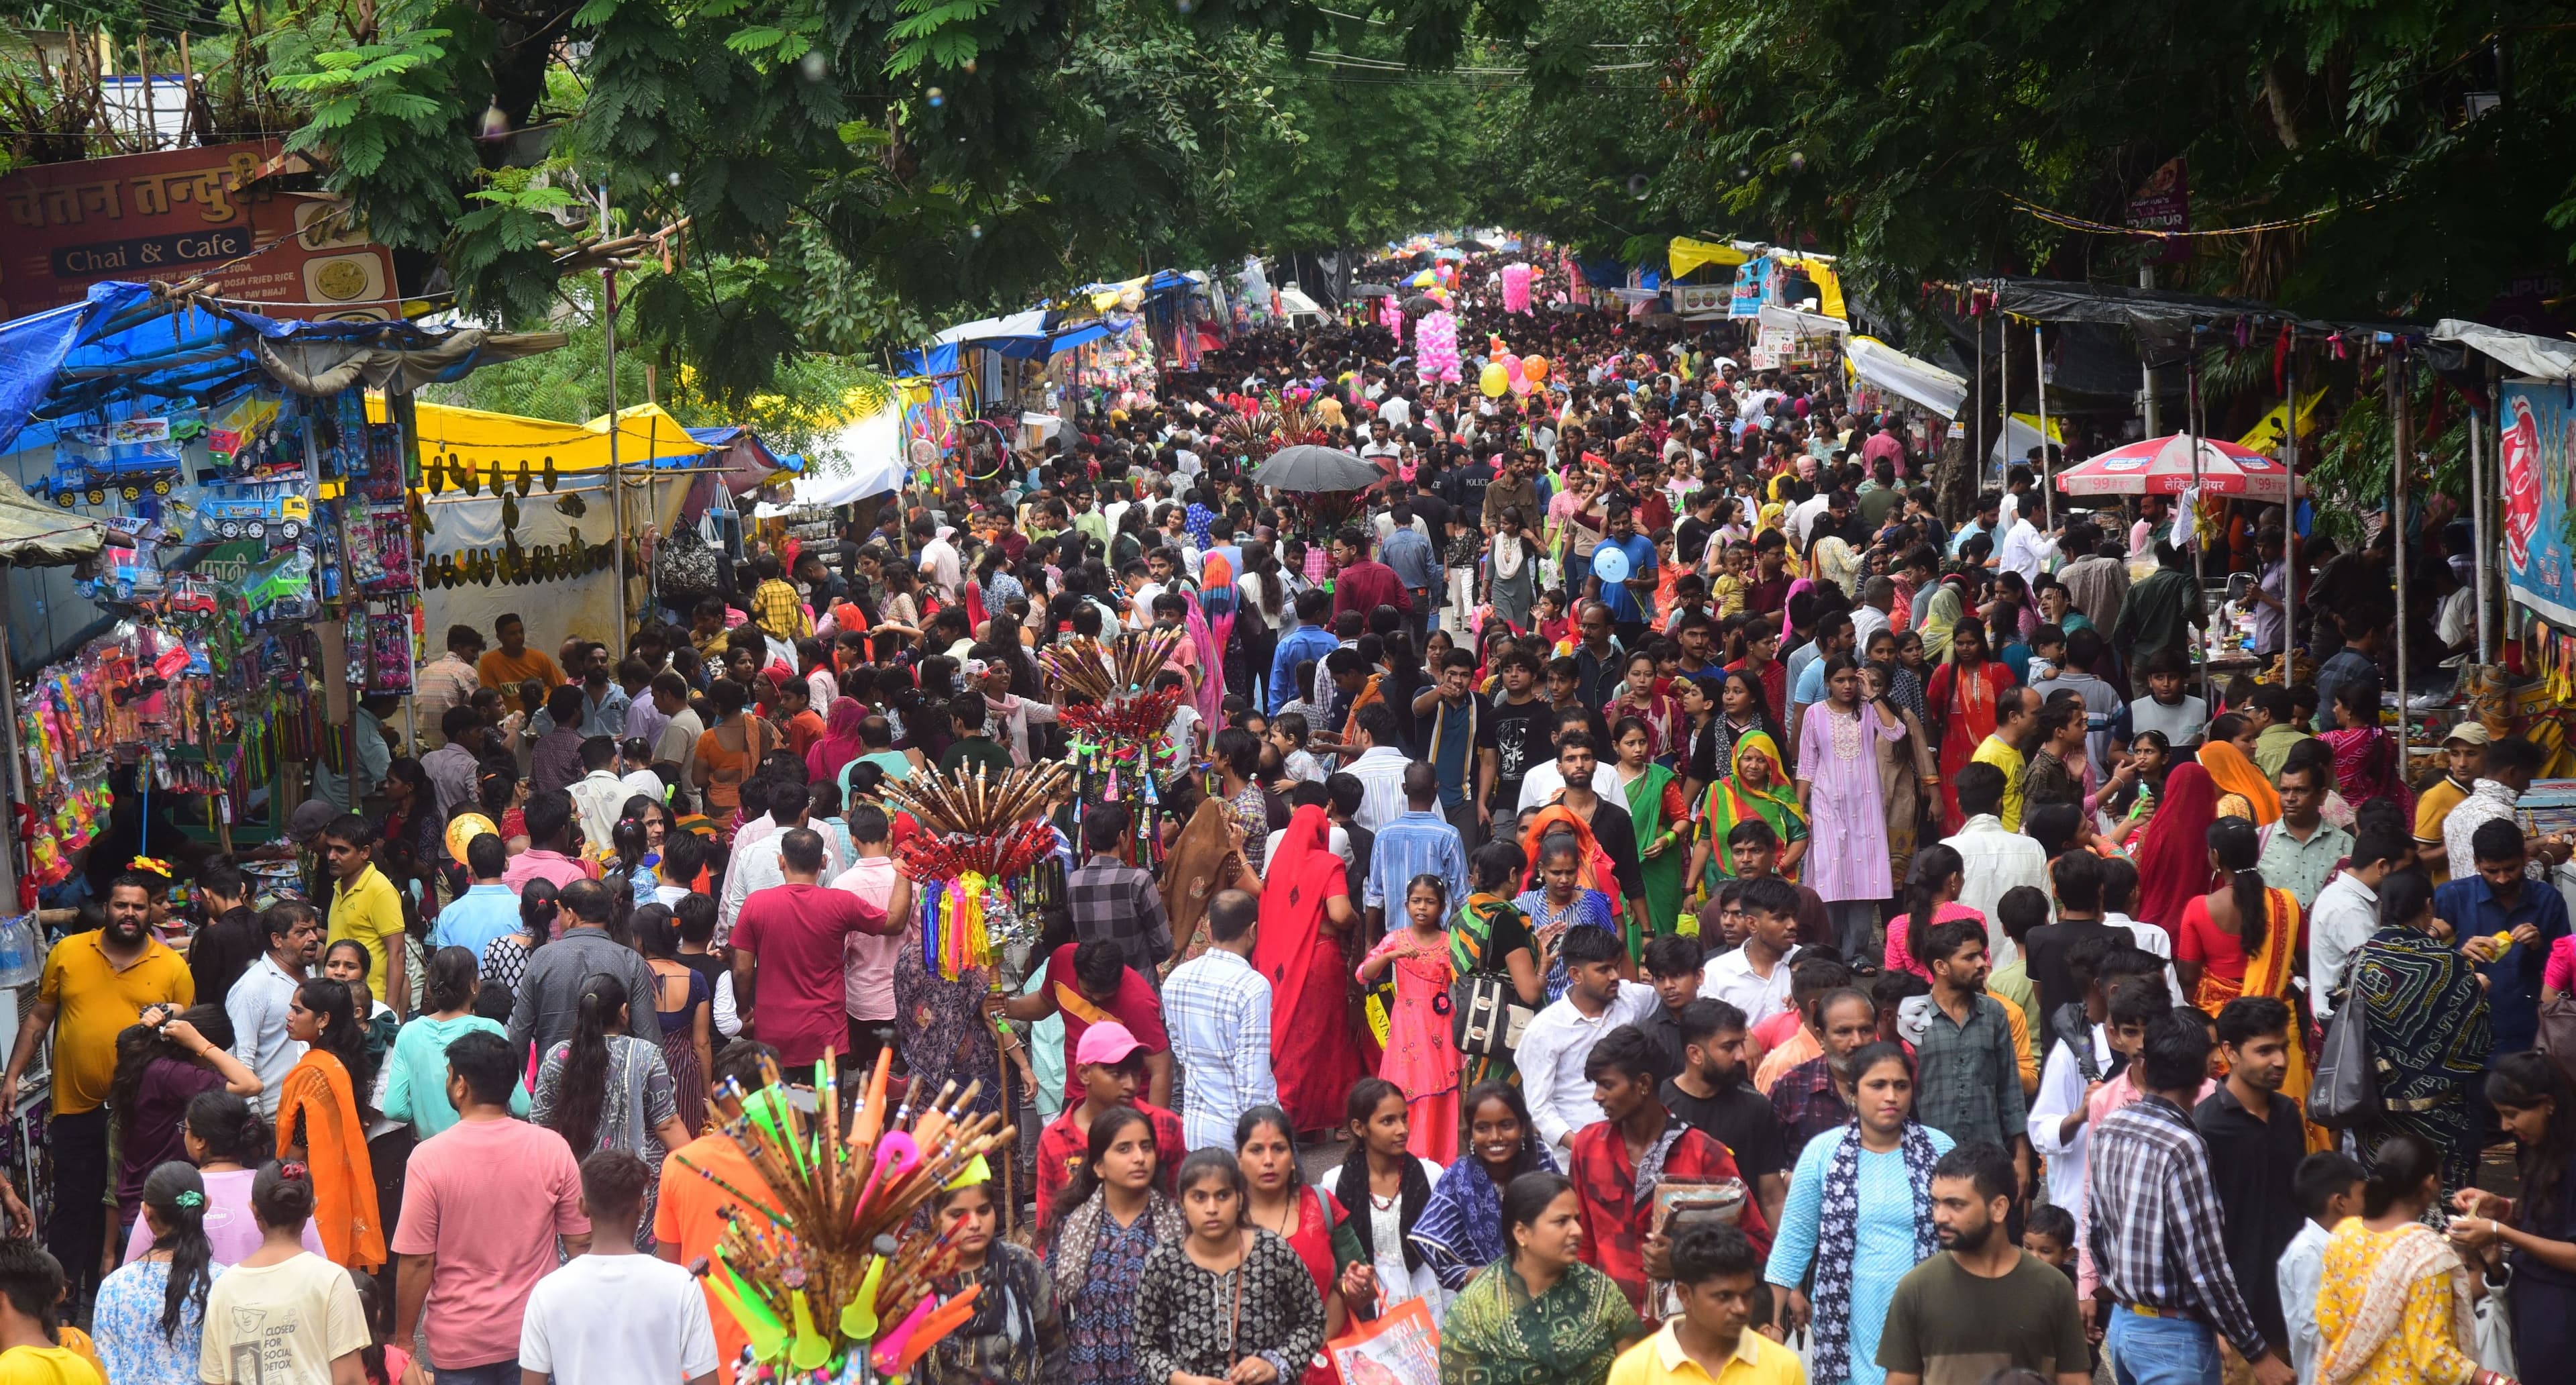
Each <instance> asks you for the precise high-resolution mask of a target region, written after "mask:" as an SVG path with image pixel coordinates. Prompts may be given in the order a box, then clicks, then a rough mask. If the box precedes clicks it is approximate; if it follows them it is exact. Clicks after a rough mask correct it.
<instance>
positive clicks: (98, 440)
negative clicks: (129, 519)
mask: <svg viewBox="0 0 2576 1385" xmlns="http://www.w3.org/2000/svg"><path fill="white" fill-rule="evenodd" d="M204 432H205V423H204V421H203V420H202V419H200V418H198V417H197V416H196V415H195V414H194V413H186V414H181V415H177V416H174V417H161V418H134V419H127V420H125V421H123V422H121V423H103V424H86V425H80V426H76V427H70V428H66V429H64V430H63V432H62V436H61V437H60V438H58V439H57V440H56V442H55V444H54V468H53V473H52V475H51V476H49V477H48V478H47V480H46V489H47V490H48V491H49V492H50V493H51V494H52V496H53V498H54V504H56V505H57V506H60V507H62V508H63V509H70V508H71V504H72V498H73V497H74V496H75V495H79V496H82V497H84V498H86V499H87V500H88V501H89V503H91V504H93V505H99V504H104V503H106V500H107V496H108V492H110V491H114V492H116V493H117V494H119V495H121V496H123V497H124V498H125V499H127V500H140V499H142V498H143V495H144V492H146V491H150V492H151V493H152V494H154V495H168V494H169V493H170V487H171V486H172V485H173V484H175V483H176V482H177V480H178V478H179V462H180V458H181V456H182V455H183V454H182V452H181V449H182V448H183V447H185V446H186V444H187V442H188V440H189V439H190V438H193V437H196V436H198V435H201V434H203V433H204Z"/></svg>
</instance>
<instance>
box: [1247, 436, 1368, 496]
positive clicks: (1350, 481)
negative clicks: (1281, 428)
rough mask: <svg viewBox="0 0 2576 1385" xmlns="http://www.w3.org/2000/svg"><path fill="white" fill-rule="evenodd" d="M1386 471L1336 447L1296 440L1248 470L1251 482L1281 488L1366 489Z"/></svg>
mask: <svg viewBox="0 0 2576 1385" xmlns="http://www.w3.org/2000/svg"><path fill="white" fill-rule="evenodd" d="M1385 479H1386V473H1385V472H1382V471H1380V470H1378V469H1377V468H1376V467H1375V466H1372V465H1370V464H1369V463H1367V462H1365V461H1362V460H1360V459H1359V458H1358V457H1356V456H1354V455H1352V454H1351V453H1348V452H1344V451H1341V450H1339V449H1338V448H1331V447H1316V446H1313V445H1312V444H1308V443H1299V444H1297V445H1296V446H1294V447H1283V448H1280V449H1279V450H1278V451H1276V452H1273V453H1271V454H1270V458H1269V460H1268V461H1265V462H1263V463H1262V464H1261V465H1260V466H1259V467H1258V468H1257V469H1255V470H1254V471H1253V473H1252V480H1253V483H1254V484H1256V485H1263V486H1268V487H1270V488H1272V489H1274V490H1283V491H1357V490H1366V489H1368V488H1369V487H1371V486H1374V485H1376V484H1377V483H1378V482H1380V481H1383V480H1385Z"/></svg>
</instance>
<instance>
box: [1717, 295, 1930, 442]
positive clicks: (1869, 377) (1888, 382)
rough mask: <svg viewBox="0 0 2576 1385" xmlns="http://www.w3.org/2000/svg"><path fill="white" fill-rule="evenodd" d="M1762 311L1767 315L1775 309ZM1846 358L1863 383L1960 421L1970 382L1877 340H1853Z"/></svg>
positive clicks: (1868, 338) (1863, 338) (1766, 318)
mask: <svg viewBox="0 0 2576 1385" xmlns="http://www.w3.org/2000/svg"><path fill="white" fill-rule="evenodd" d="M1762 311H1763V312H1764V313H1766V314H1767V313H1769V312H1770V311H1771V309H1769V308H1764V309H1763V310H1762ZM1826 320H1827V321H1831V320H1832V319H1826ZM1763 321H1764V323H1765V324H1766V325H1767V324H1768V323H1769V321H1770V319H1769V318H1768V317H1767V316H1766V317H1765V318H1764V319H1763ZM1846 359H1848V360H1849V361H1850V362H1851V365H1852V372H1853V373H1854V374H1856V375H1858V376H1859V377H1860V378H1861V381H1862V383H1864V384H1869V385H1874V386H1876V387H1878V388H1879V389H1883V390H1885V391H1887V392H1888V393H1890V394H1893V395H1897V396H1900V397H1902V398H1905V399H1911V400H1913V401H1914V402H1915V403H1917V404H1920V405H1922V406H1923V407H1925V408H1927V409H1930V410H1932V411H1933V412H1934V413H1937V414H1939V415H1941V416H1942V417H1943V418H1957V417H1958V416H1959V406H1960V405H1962V404H1965V403H1966V402H1967V400H1968V382H1967V381H1965V380H1962V379H1960V378H1959V377H1958V376H1956V375H1953V374H1951V373H1950V372H1948V371H1946V370H1943V369H1942V368H1941V367H1939V366H1936V365H1934V364H1932V363H1931V362H1930V361H1922V360H1916V359H1915V358H1914V357H1912V356H1908V355H1906V354H1905V353H1904V352H1902V351H1899V350H1897V349H1896V348H1895V347H1893V346H1889V345H1888V344H1887V343H1885V342H1882V341H1878V340H1876V339H1874V338H1871V337H1854V338H1852V339H1851V346H1850V348H1849V350H1848V352H1847V355H1846Z"/></svg>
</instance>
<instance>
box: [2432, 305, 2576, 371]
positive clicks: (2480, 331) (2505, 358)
mask: <svg viewBox="0 0 2576 1385" xmlns="http://www.w3.org/2000/svg"><path fill="white" fill-rule="evenodd" d="M2432 336H2433V340H2435V341H2446V342H2457V343H2459V344H2460V345H2462V346H2465V347H2468V348H2469V349H2470V350H2472V351H2477V352H2480V353H2482V354H2484V355H2488V356H2492V357H2494V358H2495V359H2497V360H2499V361H2502V362H2503V363H2504V364H2505V365H2506V366H2507V367H2508V368H2510V369H2512V370H2516V371H2519V372H2521V373H2522V374H2524V375H2529V376H2532V377H2534V378H2535V379H2541V380H2566V379H2576V341H2561V340H2559V339H2557V338H2555V337H2535V336H2531V335H2528V334H2526V333H2522V332H2508V331H2506V330H2505V329H2503V328H2501V327H2489V326H2486V325H2484V324H2482V323H2476V322H2463V321H2461V320H2460V319H2458V318H2456V317H2446V318H2443V319H2442V320H2441V321H2439V322H2436V323H2434V324H2433V333H2432Z"/></svg>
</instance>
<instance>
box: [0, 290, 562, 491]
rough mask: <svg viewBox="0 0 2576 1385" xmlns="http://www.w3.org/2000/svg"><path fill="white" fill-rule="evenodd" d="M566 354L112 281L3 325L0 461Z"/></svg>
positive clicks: (538, 341)
mask: <svg viewBox="0 0 2576 1385" xmlns="http://www.w3.org/2000/svg"><path fill="white" fill-rule="evenodd" d="M563 342H564V338H563V336H562V335H561V334H560V333H550V332H549V333H525V334H509V333H494V332H486V331H484V330H482V329H481V328H475V327H456V328H437V327H425V326H422V325H420V324H418V323H412V322H372V321H371V322H310V321H296V320H284V319H278V318H271V317H262V316H261V315H259V314H258V313H254V312H249V311H246V310H243V309H240V308H235V307H230V306H227V305H224V304H222V303H219V302H216V301H213V300H210V299H205V298H198V297H190V298H185V299H183V298H180V297H177V296H175V295H173V294H172V293H171V292H170V290H169V288H168V286H167V285H161V284H134V283H125V282H122V281H116V280H110V281H108V282H106V283H101V284H93V285H91V286H90V290H89V296H88V297H87V298H86V299H84V300H83V301H81V302H78V303H69V304H65V305H64V306H62V307H60V308H56V309H53V310H52V311H50V312H42V313H37V314H35V315H33V316H30V317H22V318H19V319H17V320H15V321H13V322H7V323H0V453H5V452H10V451H15V450H17V449H20V448H26V447H35V446H40V445H43V444H45V443H49V442H51V441H53V435H54V426H55V425H56V424H57V423H74V422H109V421H114V420H115V419H118V418H121V417H126V416H131V415H136V414H145V413H159V412H166V411H167V410H169V409H170V408H172V407H174V406H179V405H185V404H191V403H193V404H198V405H207V404H213V403H218V402H221V401H223V400H225V399H229V398H232V397H234V396H237V395H239V394H241V393H242V392H243V391H245V390H248V389H250V388H252V387H253V386H256V385H264V384H271V383H274V384H276V385H278V386H281V387H283V388H286V389H291V390H294V391H296V392H297V393H299V394H333V393H337V392H339V391H340V390H344V389H347V388H348V387H350V386H351V385H354V384H357V383H359V382H360V381H362V380H363V381H364V382H365V383H367V384H371V385H376V386H379V387H383V386H388V385H390V386H391V387H393V388H397V389H401V390H406V391H408V390H414V389H417V388H419V387H420V386H422V385H426V384H432V383H437V382H443V381H450V380H461V379H463V378H464V377H465V376H466V375H468V374H470V373H471V372H472V371H473V370H474V369H475V368H476V367H477V366H482V365H489V364H492V363H494V362H496V361H506V360H511V359H515V358H517V357H520V356H526V355H532V354H534V353H536V352H538V351H545V350H551V349H553V348H554V347H557V346H560V345H562V344H563Z"/></svg>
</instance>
